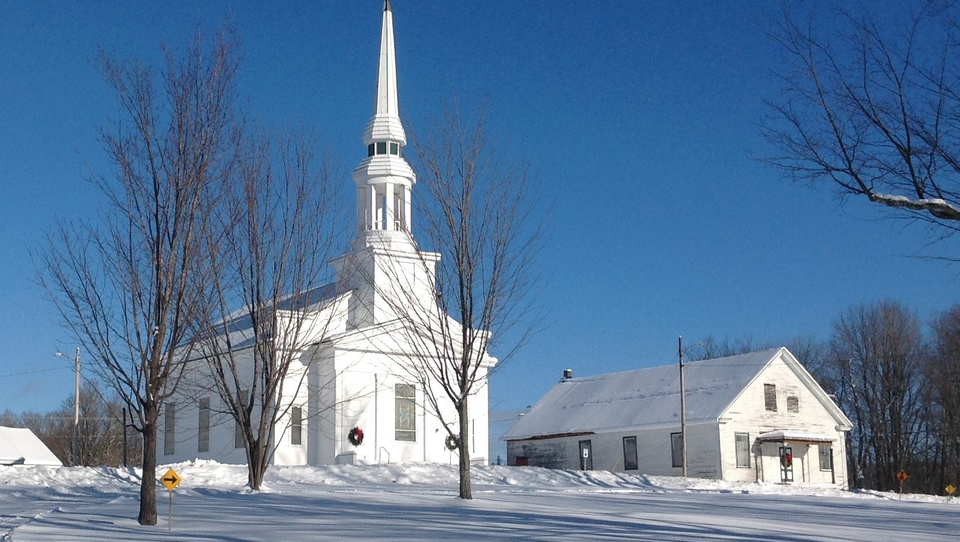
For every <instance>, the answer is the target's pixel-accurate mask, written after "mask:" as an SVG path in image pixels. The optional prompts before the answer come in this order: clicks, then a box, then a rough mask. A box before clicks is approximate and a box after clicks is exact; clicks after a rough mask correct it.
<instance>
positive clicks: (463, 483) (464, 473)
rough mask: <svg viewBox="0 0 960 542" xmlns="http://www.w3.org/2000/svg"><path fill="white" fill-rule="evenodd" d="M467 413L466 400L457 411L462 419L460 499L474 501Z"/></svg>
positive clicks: (468, 417)
mask: <svg viewBox="0 0 960 542" xmlns="http://www.w3.org/2000/svg"><path fill="white" fill-rule="evenodd" d="M468 414H469V413H468V411H467V399H466V398H464V399H463V401H462V402H461V403H460V407H459V408H458V409H457V417H458V418H459V419H460V446H459V452H460V498H461V499H472V498H473V489H472V487H471V484H470V446H469V444H468V443H469V442H470V416H469V415H468Z"/></svg>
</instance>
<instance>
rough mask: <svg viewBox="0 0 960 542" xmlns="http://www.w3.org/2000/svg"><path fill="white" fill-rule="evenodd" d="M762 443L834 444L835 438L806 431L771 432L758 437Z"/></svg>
mask: <svg viewBox="0 0 960 542" xmlns="http://www.w3.org/2000/svg"><path fill="white" fill-rule="evenodd" d="M757 438H758V439H760V440H761V441H768V442H833V441H835V440H837V439H836V438H835V437H830V436H827V435H819V434H817V433H808V432H806V431H795V430H793V429H790V430H782V431H770V432H769V433H763V434H761V435H759V436H758V437H757Z"/></svg>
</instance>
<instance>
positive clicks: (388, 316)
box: [158, 0, 497, 465]
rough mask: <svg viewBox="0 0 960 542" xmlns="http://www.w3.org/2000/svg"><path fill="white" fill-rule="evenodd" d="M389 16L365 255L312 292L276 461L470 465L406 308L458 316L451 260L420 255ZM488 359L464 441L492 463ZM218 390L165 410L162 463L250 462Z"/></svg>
mask: <svg viewBox="0 0 960 542" xmlns="http://www.w3.org/2000/svg"><path fill="white" fill-rule="evenodd" d="M382 17H383V19H382V23H383V25H382V31H381V42H380V57H379V69H378V79H377V91H376V103H375V108H374V115H373V117H372V118H371V119H370V121H369V123H368V124H367V127H366V130H364V132H363V144H364V146H365V147H366V151H367V152H366V155H367V156H366V158H364V159H363V160H362V161H361V162H360V164H359V166H357V168H356V169H355V170H354V172H353V181H354V183H355V184H356V188H357V212H356V216H357V231H356V237H355V239H354V240H353V251H352V252H350V253H348V254H345V255H343V256H341V257H339V258H336V259H334V260H333V261H332V262H331V264H332V265H333V268H334V271H335V274H336V278H335V282H334V283H333V284H329V285H326V286H323V287H320V288H317V289H316V290H315V291H313V292H311V293H310V295H311V296H312V300H311V302H312V306H311V307H309V309H308V312H309V315H308V318H309V323H308V325H306V326H304V330H303V332H302V333H304V334H306V335H307V337H305V338H304V339H303V340H300V341H297V343H298V344H307V345H309V346H307V347H305V348H304V349H303V351H302V352H300V353H299V364H297V365H296V367H294V368H292V369H291V371H290V374H289V376H288V382H287V383H286V384H285V386H284V396H283V397H282V398H281V399H280V401H283V402H284V404H286V405H289V406H290V408H289V409H288V410H289V413H288V415H286V416H285V417H284V418H282V419H280V420H279V422H278V429H277V431H276V437H275V440H274V442H273V443H272V446H271V450H270V453H271V454H272V459H271V464H275V465H320V464H333V463H353V462H360V463H378V462H380V463H388V462H394V463H395V462H432V463H456V462H457V461H458V458H457V452H456V450H454V451H451V450H449V449H448V448H447V446H446V445H445V440H446V438H447V434H448V433H447V431H446V430H445V428H444V427H442V426H441V423H440V421H439V419H438V417H437V416H436V415H435V414H434V413H433V412H432V410H431V408H430V407H429V406H427V405H428V401H426V400H425V398H424V390H423V389H422V383H421V382H418V381H417V379H416V378H412V377H411V372H410V370H409V369H408V367H409V366H411V364H416V363H419V362H420V360H421V359H422V358H418V355H419V356H422V349H421V350H420V351H419V352H418V351H417V349H416V348H414V347H412V346H411V333H417V332H418V330H417V329H413V330H411V326H412V327H416V322H415V321H414V322H411V320H410V319H409V318H401V317H400V316H399V315H398V312H397V308H398V306H399V304H398V300H397V298H398V297H399V296H402V297H399V299H402V301H403V303H410V304H414V305H416V306H419V307H422V308H423V313H424V314H430V315H434V317H437V318H442V317H446V318H449V317H447V316H445V315H442V311H440V310H439V309H438V308H437V306H436V302H435V297H434V290H433V284H434V277H435V275H434V273H435V266H436V263H437V262H438V261H439V260H440V256H439V254H435V253H429V252H423V251H420V250H419V249H418V248H417V246H416V245H415V243H414V242H413V239H412V237H411V233H410V231H411V229H410V228H411V221H412V218H413V217H412V216H411V215H412V211H411V209H412V207H411V196H412V190H413V186H414V184H415V183H416V175H415V174H414V172H413V170H412V169H411V167H410V165H409V164H408V163H407V161H406V160H405V159H404V158H403V150H404V146H405V145H406V142H407V141H406V135H405V133H404V128H403V125H402V123H401V122H400V116H399V108H398V97H397V71H396V58H395V52H394V34H393V12H392V9H391V6H390V2H389V0H388V1H386V2H385V3H384V9H383V14H382ZM391 296H393V298H391ZM449 327H450V329H454V330H455V329H457V328H456V325H451V326H449ZM230 328H231V335H237V336H238V337H236V338H234V339H233V340H232V341H231V342H232V344H235V345H240V346H243V345H244V339H245V337H246V336H245V335H244V334H245V333H246V334H247V335H251V333H250V330H249V324H248V323H247V327H244V321H243V319H242V318H240V319H239V320H238V321H237V322H231V326H230ZM250 340H252V339H247V342H248V343H249V341H250ZM454 341H455V340H454ZM482 359H483V360H484V362H483V366H482V367H481V368H480V370H479V371H478V375H477V378H478V383H480V385H478V386H477V391H476V393H475V394H474V395H472V396H471V397H470V399H469V411H470V412H471V416H472V418H471V420H470V429H471V435H470V439H469V442H467V443H464V445H466V446H469V447H470V452H471V458H472V459H473V460H474V461H475V462H477V463H485V462H486V461H487V454H488V452H487V440H488V422H487V410H488V392H487V387H486V385H485V382H486V377H487V371H488V370H489V368H490V367H492V366H493V365H494V364H496V362H497V360H496V359H495V358H493V357H491V356H489V354H487V353H486V352H484V353H483V358H482ZM237 372H238V373H242V372H243V371H242V370H241V371H237ZM245 378H247V379H248V380H249V379H250V376H249V374H248V375H246V377H245ZM204 389H206V390H207V391H206V392H204V391H203V390H204ZM213 389H214V388H213V386H212V385H210V384H209V383H208V384H207V386H206V387H204V386H203V385H202V383H201V384H200V385H194V386H192V389H186V390H185V391H184V393H182V394H180V395H179V396H178V397H175V398H174V399H173V400H171V401H169V402H168V403H167V404H166V405H165V410H164V412H163V416H162V419H161V421H160V424H161V425H160V428H159V429H160V431H159V441H160V444H161V445H162V449H161V450H158V459H159V460H160V461H161V462H177V461H186V460H191V459H194V458H199V459H215V460H217V461H222V462H227V463H244V462H246V455H245V451H244V444H243V441H242V435H240V434H238V431H237V428H236V423H235V422H234V421H233V418H232V417H231V416H229V415H228V414H225V413H224V412H225V411H226V409H225V408H224V407H223V406H222V401H221V399H220V397H219V396H218V394H217V392H216V391H210V390H213ZM178 393H179V392H178ZM445 406H447V405H441V408H444V407H445ZM448 408H449V412H446V410H444V417H445V418H446V419H448V420H450V419H455V417H454V411H453V407H452V405H451V406H448ZM355 429H359V430H361V431H362V432H363V438H362V442H356V441H357V440H358V439H357V438H356V432H355V431H354V430H355Z"/></svg>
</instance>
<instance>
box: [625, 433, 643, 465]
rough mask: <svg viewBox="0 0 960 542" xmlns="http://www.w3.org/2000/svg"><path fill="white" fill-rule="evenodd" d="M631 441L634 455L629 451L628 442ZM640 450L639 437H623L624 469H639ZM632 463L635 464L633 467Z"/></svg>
mask: <svg viewBox="0 0 960 542" xmlns="http://www.w3.org/2000/svg"><path fill="white" fill-rule="evenodd" d="M628 442H631V443H632V446H633V455H632V457H631V454H629V453H628V452H627V443H628ZM639 455H640V454H639V452H638V451H637V437H636V436H629V437H623V470H639V469H640V461H639V459H640V458H639ZM630 465H633V466H632V467H631V466H630Z"/></svg>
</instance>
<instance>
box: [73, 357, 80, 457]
mask: <svg viewBox="0 0 960 542" xmlns="http://www.w3.org/2000/svg"><path fill="white" fill-rule="evenodd" d="M76 372H77V385H76V388H75V390H74V391H75V392H74V395H73V464H74V466H76V465H79V464H80V347H79V346H78V347H77V371H76Z"/></svg>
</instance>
